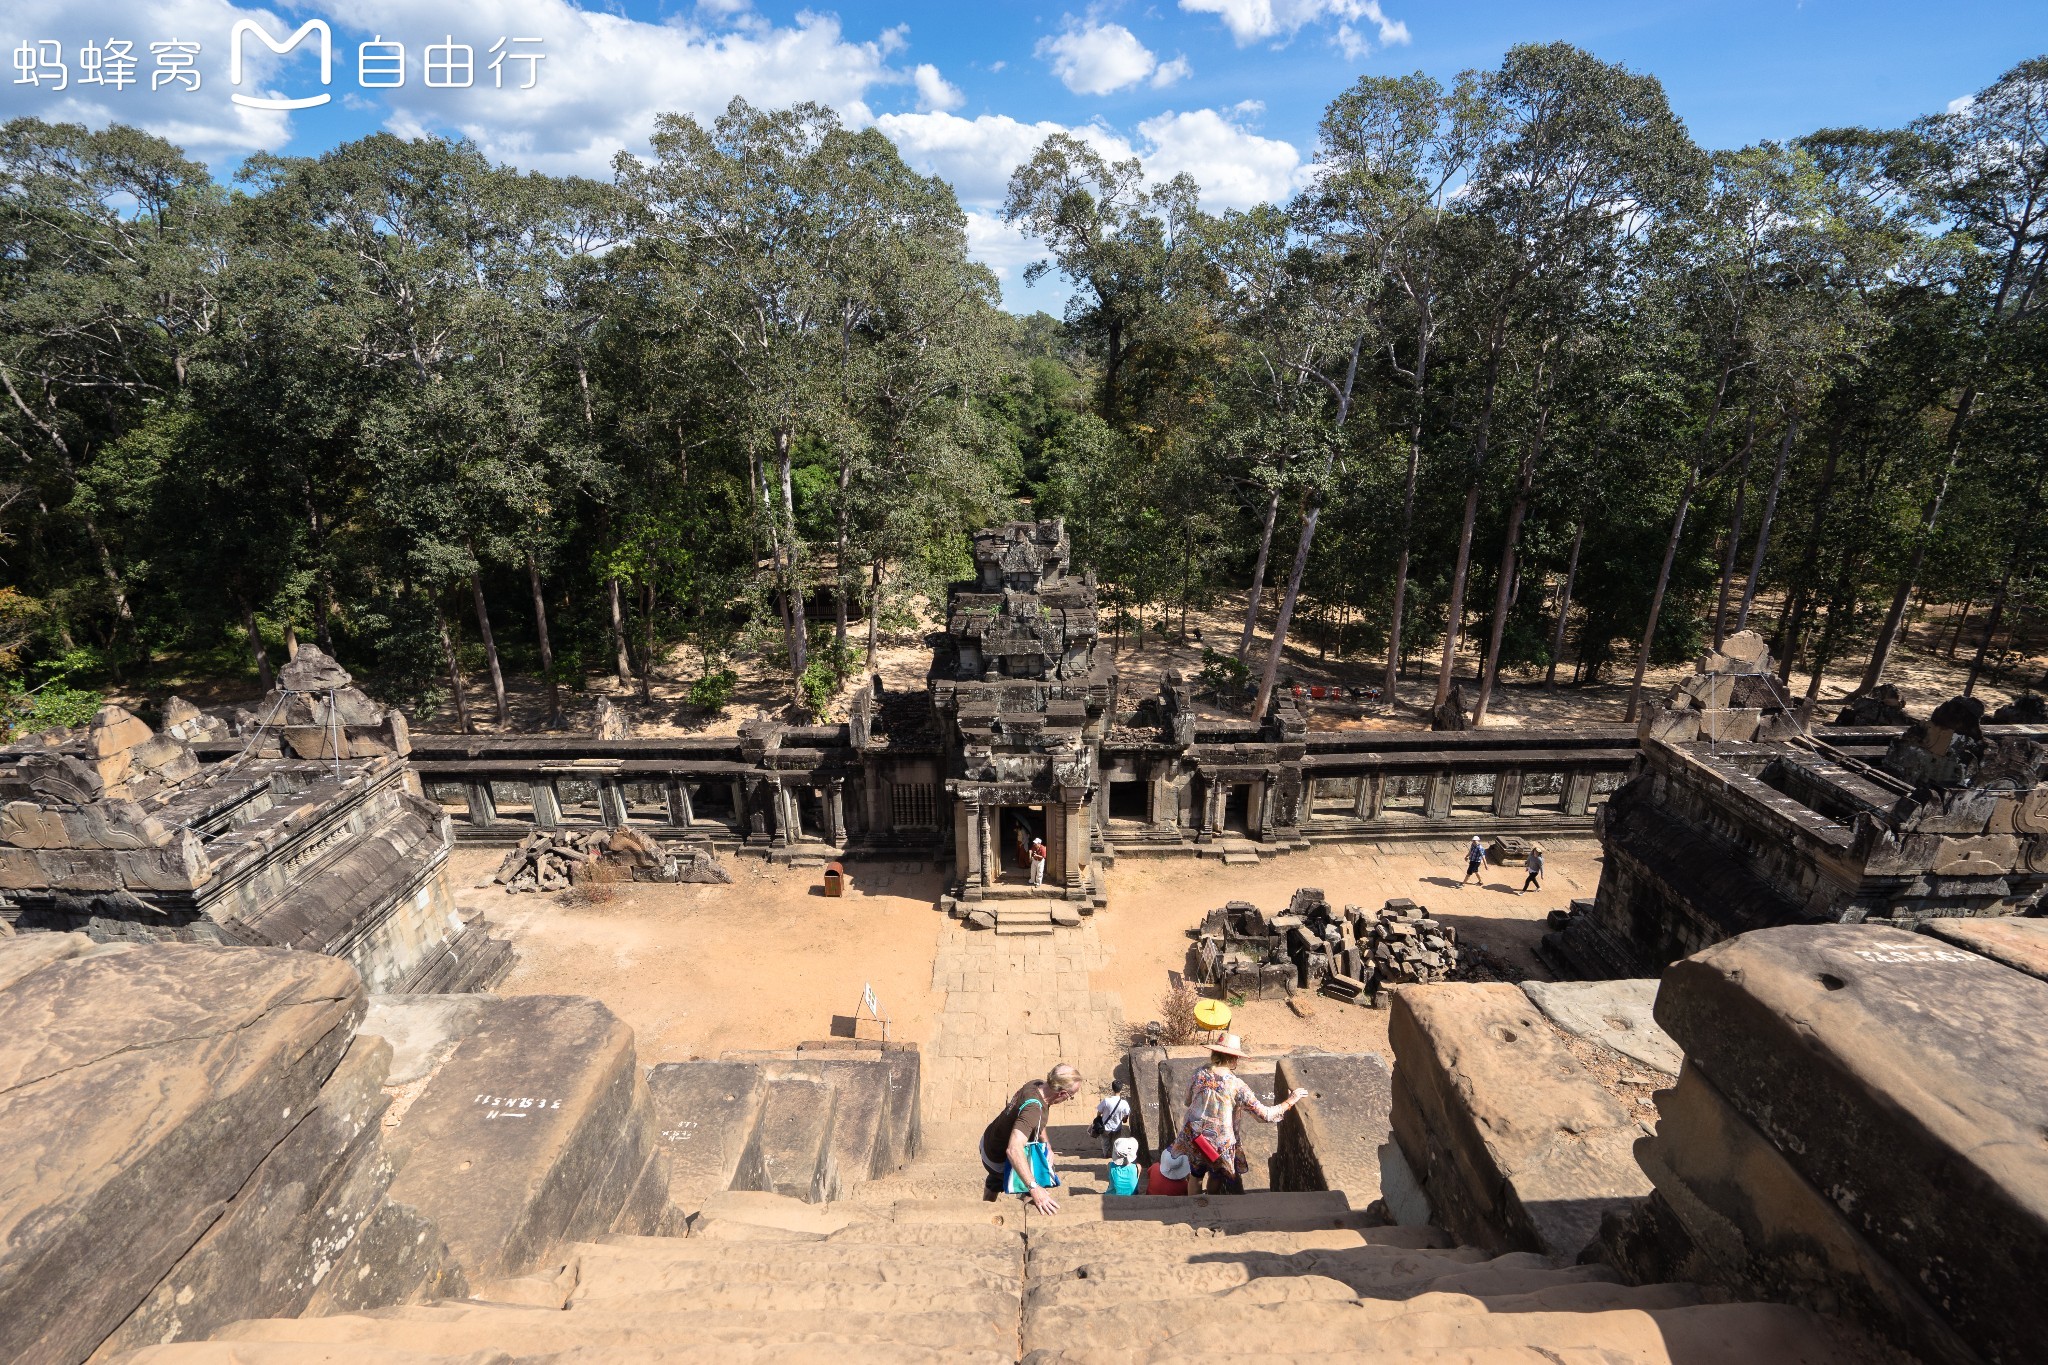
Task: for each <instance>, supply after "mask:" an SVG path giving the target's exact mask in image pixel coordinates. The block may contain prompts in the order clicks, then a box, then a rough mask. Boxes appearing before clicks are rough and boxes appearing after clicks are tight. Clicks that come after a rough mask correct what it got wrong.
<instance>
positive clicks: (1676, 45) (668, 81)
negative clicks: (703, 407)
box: [0, 0, 2048, 308]
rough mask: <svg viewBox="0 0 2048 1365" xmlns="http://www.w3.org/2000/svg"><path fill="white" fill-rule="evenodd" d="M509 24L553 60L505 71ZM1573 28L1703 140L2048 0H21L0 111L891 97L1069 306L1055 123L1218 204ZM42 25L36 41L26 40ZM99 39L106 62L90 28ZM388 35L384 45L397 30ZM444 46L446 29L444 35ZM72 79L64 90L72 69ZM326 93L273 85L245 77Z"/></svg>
mask: <svg viewBox="0 0 2048 1365" xmlns="http://www.w3.org/2000/svg"><path fill="white" fill-rule="evenodd" d="M241 19H248V20H252V21H254V22H256V23H258V24H260V25H261V26H262V27H263V28H264V29H265V30H266V31H268V32H269V33H270V34H272V35H273V36H274V37H275V39H276V40H277V41H279V42H282V41H283V40H284V39H285V37H286V36H287V35H288V34H290V33H291V31H292V30H293V29H294V28H295V27H296V26H298V25H299V24H301V23H303V22H305V21H307V20H312V19H319V20H324V21H326V22H327V23H328V24H329V25H330V26H331V29H332V34H333V47H332V53H333V70H332V76H331V80H330V83H329V84H327V85H324V86H323V85H322V84H320V82H319V72H318V66H317V60H316V59H315V57H314V56H313V55H312V53H313V46H314V43H315V42H316V41H317V37H315V38H311V39H309V40H308V41H307V42H306V43H304V44H302V45H301V46H300V47H299V48H296V49H294V50H293V51H291V52H290V53H288V54H287V55H285V56H282V57H279V56H275V55H272V54H271V53H270V52H269V51H268V50H266V49H265V48H264V47H263V46H262V45H261V44H260V43H257V42H253V41H247V40H245V43H244V57H245V70H244V72H243V83H242V84H241V85H240V86H239V87H237V86H235V85H233V84H231V82H230V69H229V52H230V34H231V32H232V31H233V29H234V26H235V24H236V22H237V21H238V20H241ZM380 37H381V38H382V39H384V40H386V41H394V42H398V43H402V44H403V45H404V49H405V62H406V65H405V84H404V85H403V86H400V87H396V88H392V87H384V88H366V86H365V83H364V81H363V79H362V78H361V73H360V71H359V69H358V58H359V55H360V49H361V45H362V44H363V43H364V42H365V41H366V40H371V39H374V38H380ZM516 38H537V39H539V40H540V41H539V42H537V43H528V44H511V43H508V44H507V46H506V47H505V49H503V50H505V51H508V52H519V53H525V52H532V53H541V54H544V55H543V56H542V57H541V58H540V60H539V61H538V62H537V63H532V64H531V65H532V66H533V67H534V78H533V83H532V86H531V88H523V87H524V86H525V84H526V73H527V66H528V64H525V63H521V62H518V61H512V62H507V63H504V64H502V65H501V66H500V68H499V69H498V71H497V72H496V74H495V76H494V75H493V73H492V72H491V70H490V69H489V63H490V61H491V54H490V48H491V45H492V44H494V43H497V42H498V41H499V40H500V39H508V40H509V39H516ZM450 39H452V40H453V42H454V43H455V44H457V45H466V46H467V47H468V48H469V49H470V51H471V53H472V57H473V64H472V67H471V71H472V76H471V84H470V85H469V86H468V87H467V88H447V87H446V84H445V82H446V78H445V77H444V78H443V79H444V87H443V88H434V89H430V88H427V87H426V85H425V84H424V73H423V71H422V63H423V61H424V60H425V58H426V55H427V53H426V49H427V47H428V45H430V44H436V43H446V42H447V41H448V40H450ZM1554 39H1564V40H1567V41H1570V42H1573V43H1577V44H1579V45H1580V46H1582V47H1585V48H1587V49H1589V50H1590V51H1592V52H1594V53H1595V54H1597V55H1599V56H1600V57H1602V58H1605V59H1607V60H1610V61H1619V62H1623V63H1626V64H1627V65H1628V66H1630V67H1632V68H1634V69H1636V70H1640V71H1647V72H1649V73H1651V74H1654V75H1656V76H1657V77H1659V78H1660V79H1661V80H1662V81H1663V82H1664V85H1665V88H1666V90H1667V91H1668V93H1669V95H1670V99H1671V103H1672V106H1673V107H1674V108H1675V109H1676V110H1677V112H1678V114H1679V116H1680V117H1681V118H1683V119H1684V120H1685V121H1686V123H1687V125H1688V126H1689V127H1690V128H1691V130H1692V133H1693V136H1694V137H1695V138H1696V139H1698V140H1699V141H1700V142H1701V143H1702V144H1704V145H1707V146H1737V145H1741V144H1743V143H1747V142H1752V141H1756V140H1758V139H1761V138H1785V137H1793V136H1797V135H1798V134H1800V133H1803V132H1807V131H1809V130H1811V129H1813V128H1817V127H1822V126H1826V125H1835V124H1868V125H1880V126H1885V125H1896V124H1898V123H1902V122H1904V121H1906V120H1908V119H1910V118H1912V117H1914V116H1916V115H1918V114H1921V113H1926V112H1931V111H1934V110H1939V109H1941V108H1944V107H1946V106H1947V105H1948V104H1949V103H1950V102H1951V101H1954V100H1956V99H1959V98H1961V97H1965V96H1967V95H1969V94H1970V93H1971V92H1973V91H1975V90H1977V89H1980V88H1981V87H1983V86H1984V85H1986V84H1988V83H1989V82H1990V81H1991V80H1993V79H1995V78H1996V77H1997V76H1998V75H1999V73H2000V72H2002V71H2004V70H2006V69H2007V68H2009V67H2010V66H2012V65H2013V64H2014V63H2015V62H2018V61H2020V60H2022V59H2023V58H2026V57H2028V56H2033V55H2038V54H2040V53H2043V52H2044V51H2048V5H2044V4H2042V3H2041V2H2040V0H2033V3H2018V2H2017V0H2010V2H2008V0H1982V2H1981V3H1953V4H1950V5H1948V6H1946V7H1937V8H1935V9H1929V8H1928V7H1927V6H1926V5H1924V4H1913V5H1907V4H1899V3H1889V0H1862V2H1861V3H1851V2H1850V0H1805V3H1795V2H1794V0H1723V2H1722V3H1715V4H1708V3H1697V2H1692V0H1687V2H1684V3H1681V2H1679V0H1635V3H1625V2H1623V0H1584V2H1583V3H1572V4H1563V3H1541V0H1530V2H1528V3H1520V4H1510V3H1494V2H1493V0H1435V3H1431V4H1427V5H1425V4H1423V3H1420V2H1419V0H1150V3H1135V2H1132V3H1097V4H1086V3H1075V4H999V5H987V4H984V5H980V6H968V5H961V4H957V3H955V4H941V3H926V2H925V0H917V2H915V3H894V4H887V5H884V4H856V3H845V4H839V5H831V4H827V3H814V4H810V5H798V4H784V3H779V2H778V0H702V2H701V3H699V2H696V0H691V2H690V3H646V2H645V0H632V3H614V4H610V5H600V4H598V3H595V0H582V2H581V3H578V0H460V3H457V2H456V0H355V2H354V3H341V2H340V0H331V2H330V0H322V2H321V3H283V4H279V5H275V6H271V7H262V6H258V5H253V4H237V3H234V0H99V2H98V3H90V4H79V3H77V0H10V3H9V4H7V5H6V6H5V13H4V15H0V41H4V44H5V46H6V47H7V49H8V51H9V53H10V54H11V61H10V65H9V67H8V68H7V71H6V72H5V74H4V75H0V81H6V82H8V83H6V84H0V115H5V116H13V115H17V114H35V115H38V116H41V117H44V118H52V119H58V118H62V119H75V120H80V121H84V122H88V123H91V124H95V125H100V124H104V123H107V122H109V121H115V120H120V121H125V122H130V123H136V124H139V125H141V126H143V127H146V128H149V129H150V130H151V131H154V132H157V133H160V134H162V135H164V136H166V137H169V138H171V139H172V140H174V141H176V142H178V143H180V144H181V145H183V146H185V147H186V148H188V149H189V150H190V151H191V152H193V154H195V155H197V156H200V157H202V158H203V159H205V160H206V161H207V162H208V163H209V164H210V165H212V166H214V167H215V169H216V171H218V172H220V173H223V174H226V173H228V172H231V171H232V169H233V168H234V166H235V165H236V163H237V162H239V160H240V159H241V158H242V157H243V156H245V155H247V154H248V153H249V152H250V151H252V150H256V149H259V148H262V149H268V150H273V151H282V152H293V153H313V152H318V151H320V150H322V149H324V148H326V147H330V146H332V145H334V144H335V143H337V142H340V141H343V140H346V139H348V138H352V137H357V136H361V135H362V134H364V133H367V132H371V131H373V130H375V129H378V128H390V129H393V130H395V131H398V132H402V133H408V134H415V133H420V132H427V131H433V132H447V133H462V134H466V135H468V136H471V137H473V138H475V139H476V140H477V142H478V143H479V144H480V145H481V146H482V147H483V148H484V149H485V150H486V151H487V152H489V153H490V154H491V155H493V156H494V157H496V158H498V159H501V160H504V161H509V162H512V163H514V164H517V165H521V166H527V167H533V168H538V169H543V170H548V171H555V172H578V173H583V174H590V175H605V174H608V169H607V168H608V165H609V162H610V159H611V157H612V155H613V154H614V153H616V152H617V151H620V150H627V151H636V150H639V149H640V148H641V147H642V146H643V145H644V140H645V137H646V134H647V131H648V128H649V126H650V125H651V122H652V119H653V116H654V115H655V114H656V113H658V112H662V111H666V110H682V111H684V112H689V113H693V114H697V115H699V116H709V115H712V114H715V113H716V112H717V110H718V109H720V108H721V107H723V105H724V104H725V102H726V101H727V100H729V99H730V98H731V97H732V96H734V95H744V96H746V97H747V98H749V99H751V100H754V101H755V102H757V103H762V104H786V103H789V102H791V101H794V100H797V99H816V100H820V101H822V102H824V103H828V104H831V105H833V106H834V107H836V108H838V109H839V110H840V111H841V112H842V114H843V115H844V116H845V117H846V118H847V119H848V121H849V122H852V123H856V124H869V123H873V124H875V125H877V126H879V127H880V128H881V129H882V130H883V131H884V132H885V133H887V134H888V135H889V136H890V137H891V138H892V139H894V140H895V141H896V143H897V145H898V146H899V147H900V148H901V149H902V150H903V153H904V155H905V156H906V157H907V158H908V159H909V160H910V161H911V162H912V163H913V164H915V165H917V166H918V167H919V168H920V169H922V170H926V171H930V172H936V173H939V174H943V175H945V176H946V177H947V178H948V179H950V180H952V181H953V182H954V184H955V186H956V188H957V189H958V190H959V192H960V196H961V199H962V202H963V204H964V205H965V206H966V208H967V209H968V211H969V215H970V220H969V221H970V237H971V240H972V242H973V245H974V249H975V251H976V253H977V254H978V255H979V256H980V257H981V258H982V259H984V260H986V261H988V263H989V264H990V265H992V266H994V267H995V268H996V270H997V271H998V273H999V274H1000V275H1001V276H1002V277H1003V280H1004V287H1005V297H1006V300H1007V301H1008V302H1009V304H1010V306H1012V307H1018V308H1028V307H1031V306H1034V305H1036V304H1051V305H1053V306H1056V305H1057V300H1058V293H1057V291H1056V290H1054V289H1051V288H1048V287H1047V286H1044V285H1042V286H1041V287H1040V289H1039V290H1036V291H1026V290H1024V289H1023V288H1022V284H1021V280H1020V278H1019V276H1020V275H1021V272H1022V268H1023V266H1024V264H1025V263H1027V262H1028V261H1030V260H1031V259H1033V258H1034V256H1035V255H1036V254H1037V253H1036V252H1035V251H1034V249H1033V247H1032V244H1031V243H1029V242H1027V241H1024V240H1022V239H1021V238H1019V237H1017V236H1016V235H1015V234H1014V233H1012V232H1011V231H1010V230H1009V229H1007V228H1006V227H1005V226H1004V225H1003V224H1002V223H1001V221H1000V213H999V207H1000V197H1001V192H1002V185H1003V182H1004V180H1005V179H1006V178H1007V176H1008V173H1009V170H1010V168H1011V167H1012V166H1014V165H1015V164H1016V163H1017V161H1018V160H1020V159H1021V158H1023V157H1024V156H1027V155H1029V153H1030V151H1031V149H1032V148H1033V147H1035V146H1036V145H1037V144H1038V142H1039V141H1041V140H1042V139H1043V138H1044V137H1045V136H1046V135H1047V134H1048V133H1050V132H1052V131H1055V130H1057V129H1062V128H1064V129H1069V130H1072V131H1075V132H1077V133H1079V134H1080V135H1082V136H1085V137H1087V138H1089V139H1090V140H1091V141H1093V142H1095V143H1096V144H1097V145H1098V146H1100V147H1101V148H1102V149H1103V150H1105V151H1107V152H1110V153H1113V154H1116V155H1129V154H1138V155H1141V156H1143V157H1144V158H1145V160H1146V164H1147V167H1148V168H1149V169H1153V170H1155V171H1158V172H1162V173H1167V174H1171V173H1173V172H1178V171H1188V172H1190V173H1192V174H1193V175H1194V176H1195V178H1196V179H1197V180H1198V181H1199V182H1200V183H1201V184H1202V185H1203V186H1204V192H1205V198H1206V199H1207V201H1208V203H1209V206H1210V207H1237V206H1243V205H1247V204H1250V203H1253V202H1256V201H1258V200H1260V199H1266V198H1281V197H1284V196H1285V195H1286V194H1287V193H1289V192H1290V191H1291V190H1292V189H1293V188H1295V187H1297V186H1298V185H1299V184H1300V183H1302V181H1303V180H1304V179H1305V178H1306V176H1307V175H1308V173H1309V166H1310V162H1311V158H1312V155H1313V150H1314V140H1315V125H1316V120H1317V117H1318V116H1319V114H1320V113H1321V111H1322V108H1323V106H1324V104H1325V103H1327V102H1328V100H1329V99H1330V98H1331V97H1332V96H1334V95H1335V94H1337V93H1338V92H1339V91H1340V90H1342V89H1343V88H1344V87H1345V86H1346V85H1348V84H1349V83H1350V82H1351V81H1352V80H1354V79H1356V77H1357V76H1358V75H1359V74H1361V73H1366V72H1374V73H1390V72H1406V71H1413V70H1418V69H1419V70H1422V71H1427V72H1430V73H1432V74H1434V75H1437V76H1439V77H1442V78H1446V79H1448V78H1450V77H1452V76H1454V75H1455V74H1456V73H1457V72H1458V71H1460V70H1462V69H1464V68H1467V67H1473V66H1481V67H1483V66H1490V65H1492V64H1494V63H1496V62H1497V61H1498V60H1499V59H1500V56H1501V54H1502V53H1503V52H1504V51H1505V50H1506V49H1507V48H1508V47H1509V46H1511V45H1513V44H1515V43H1518V42H1532V41H1550V40H1554ZM115 40H119V41H125V42H129V43H131V44H132V47H131V48H129V49H127V51H129V52H132V54H133V55H134V57H135V68H134V72H133V77H134V80H135V83H134V84H133V85H130V86H128V87H125V88H116V87H114V86H113V85H111V84H109V81H108V79H107V78H108V77H109V76H111V75H114V74H117V73H116V68H115V67H113V66H110V65H109V64H108V63H107V61H106V57H105V54H107V53H110V52H113V51H115V49H114V48H113V46H112V43H113V41H115ZM173 41H178V42H189V43H197V44H198V47H199V50H198V52H197V54H196V55H195V56H194V57H193V67H194V69H195V70H196V71H197V73H198V76H199V82H200V88H199V89H197V90H193V89H190V88H189V87H190V80H189V78H184V79H179V80H171V79H169V73H168V72H164V73H160V74H161V75H162V76H163V77H164V79H163V84H162V86H161V88H159V89H156V90H151V89H150V88H149V87H150V84H151V81H152V78H153V74H159V73H156V66H157V64H158V62H159V61H160V60H163V59H166V58H170V57H174V56H175V55H176V54H175V53H174V52H172V51H171V50H169V49H167V50H166V52H165V53H164V54H163V56H162V57H159V56H158V55H157V54H154V53H153V52H152V49H151V45H152V44H153V43H168V42H173ZM24 44H26V45H28V50H27V51H26V52H24V50H23V45H24ZM88 45H92V46H93V47H95V48H97V49H99V52H100V54H101V62H100V71H99V73H98V74H99V75H100V76H101V78H102V79H101V80H100V81H99V82H97V83H88V82H87V80H86V76H87V74H88V71H87V68H86V55H85V53H84V49H85V48H86V47H87V46H88ZM387 51H388V49H387ZM444 55H447V54H444ZM60 80H61V81H63V83H64V87H65V88H63V89H59V88H58V84H59V82H60ZM237 93H241V94H244V96H245V98H247V99H254V100H259V101H260V100H273V101H276V100H288V99H308V98H313V97H316V96H317V95H319V94H322V93H325V94H327V95H328V96H329V99H328V100H327V102H326V103H325V104H323V105H320V106H317V107H312V108H305V109H298V110H279V109H271V108H253V107H246V106H242V105H237V104H236V103H234V102H233V101H232V99H231V96H232V95H234V94H237Z"/></svg>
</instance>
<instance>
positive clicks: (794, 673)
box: [775, 427, 810, 678]
mask: <svg viewBox="0 0 2048 1365" xmlns="http://www.w3.org/2000/svg"><path fill="white" fill-rule="evenodd" d="M792 445H793V440H792V437H791V433H790V431H789V429H788V428H787V427H784V428H783V429H782V430H780V431H778V432H776V433H775V468H776V473H777V474H778V475H779V476H780V478H781V480H782V515H783V527H784V529H786V530H787V531H788V533H789V534H788V542H789V553H788V556H787V558H786V560H785V564H784V567H785V570H786V572H787V574H788V581H787V582H786V584H785V586H784V588H783V596H784V598H785V599H786V600H787V601H788V603H789V643H790V649H789V668H790V676H791V677H792V678H801V677H802V676H803V675H804V666H805V665H806V664H808V663H809V662H810V657H809V656H810V633H809V629H808V627H806V625H805V624H804V585H803V583H802V582H801V581H799V576H800V574H801V568H800V567H799V565H798V563H797V555H796V543H797V538H796V493H795V491H794V489H793V488H792V486H791V478H790V458H791V446H792Z"/></svg>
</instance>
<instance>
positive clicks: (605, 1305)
mask: <svg viewBox="0 0 2048 1365" xmlns="http://www.w3.org/2000/svg"><path fill="white" fill-rule="evenodd" d="M934 1303H943V1304H944V1305H945V1307H946V1310H947V1311H948V1312H957V1313H975V1314H980V1315H983V1316H994V1317H999V1318H1000V1317H1004V1316H1005V1315H1007V1316H1008V1317H1009V1318H1010V1319H1012V1320H1014V1319H1015V1317H1016V1315H1017V1312H1018V1295H1017V1290H1016V1288H1015V1287H1014V1286H1005V1287H1004V1288H1002V1289H970V1288H960V1287H957V1286H955V1287H951V1288H946V1289H943V1290H934V1289H933V1288H932V1286H930V1285H925V1284H846V1283H842V1282H840V1281H838V1280H803V1281H788V1282H782V1283H777V1282H773V1281H769V1282H747V1281H741V1282H737V1283H719V1282H715V1281H713V1282H705V1283H701V1284H694V1285H689V1286H686V1287H678V1288H670V1289H648V1290H640V1291H634V1292H630V1293H628V1292H622V1291H615V1290H606V1291H605V1292H604V1293H603V1295H602V1297H598V1296H595V1295H592V1296H588V1297H579V1298H578V1299H577V1300H576V1301H575V1302H574V1303H573V1304H572V1305H571V1307H570V1311H571V1312H577V1313H583V1312H590V1311H594V1310H596V1309H600V1308H602V1309H604V1310H605V1311H607V1312H647V1313H696V1312H705V1311H709V1310H712V1309H721V1310H722V1309H742V1310H746V1311H750V1312H751V1311H769V1310H773V1311H776V1312H808V1311H812V1310H816V1311H820V1312H823V1311H832V1312H852V1313H923V1312H928V1311H930V1310H931V1308H932V1305H933V1304H934Z"/></svg>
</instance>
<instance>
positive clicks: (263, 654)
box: [242, 602, 271, 692]
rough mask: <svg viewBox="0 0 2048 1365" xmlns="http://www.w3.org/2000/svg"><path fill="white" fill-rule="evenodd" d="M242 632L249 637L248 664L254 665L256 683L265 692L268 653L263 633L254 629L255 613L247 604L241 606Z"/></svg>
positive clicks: (267, 689)
mask: <svg viewBox="0 0 2048 1365" xmlns="http://www.w3.org/2000/svg"><path fill="white" fill-rule="evenodd" d="M242 630H243V632H244V633H245V634H246V635H247V636H248V637H249V662H251V663H253V664H255V665H256V681H257V683H258V684H259V685H260V686H261V687H262V688H263V690H264V691H265V692H268V691H269V690H270V683H271V677H270V651H269V650H268V649H266V648H265V647H264V644H263V632H262V631H260V630H258V629H256V611H255V609H254V608H253V607H251V606H250V605H249V604H248V603H246V602H244V603H243V604H242Z"/></svg>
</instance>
